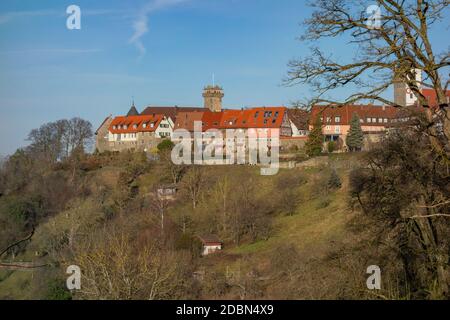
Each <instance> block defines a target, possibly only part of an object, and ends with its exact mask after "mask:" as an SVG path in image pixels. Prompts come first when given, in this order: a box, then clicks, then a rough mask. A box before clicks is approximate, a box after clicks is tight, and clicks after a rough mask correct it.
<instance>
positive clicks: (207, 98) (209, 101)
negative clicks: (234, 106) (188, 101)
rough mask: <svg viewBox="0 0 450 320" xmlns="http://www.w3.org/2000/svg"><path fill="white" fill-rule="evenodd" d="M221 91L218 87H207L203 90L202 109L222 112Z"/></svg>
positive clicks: (222, 95) (222, 94)
mask: <svg viewBox="0 0 450 320" xmlns="http://www.w3.org/2000/svg"><path fill="white" fill-rule="evenodd" d="M223 97H224V93H223V89H222V88H221V87H219V86H207V87H205V88H204V89H203V98H204V107H205V108H207V109H209V110H210V111H212V112H221V111H222V98H223Z"/></svg>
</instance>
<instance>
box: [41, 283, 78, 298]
mask: <svg viewBox="0 0 450 320" xmlns="http://www.w3.org/2000/svg"><path fill="white" fill-rule="evenodd" d="M46 299H47V300H72V294H71V293H70V291H69V290H67V288H66V287H65V286H64V282H63V281H62V280H59V279H53V280H51V281H50V282H49V284H48V289H47V295H46Z"/></svg>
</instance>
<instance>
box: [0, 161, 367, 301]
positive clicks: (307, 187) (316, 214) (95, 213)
mask: <svg viewBox="0 0 450 320" xmlns="http://www.w3.org/2000/svg"><path fill="white" fill-rule="evenodd" d="M102 161H104V162H105V165H99V164H97V165H96V166H98V167H96V168H94V169H93V170H87V171H85V172H84V173H81V175H82V176H83V178H82V179H81V181H83V184H86V185H85V186H84V187H86V188H88V189H89V192H87V194H88V195H87V196H84V197H74V198H73V199H72V200H71V201H70V203H69V204H68V206H67V207H66V208H65V210H62V211H61V212H58V213H57V214H55V215H52V216H49V217H46V218H45V219H43V220H42V221H41V222H40V224H39V225H38V226H37V228H36V232H35V235H34V236H33V238H32V240H31V242H30V243H28V244H27V245H26V247H24V248H23V250H22V251H21V252H20V253H19V254H18V255H17V256H16V257H15V258H14V259H9V260H14V261H33V262H39V263H49V267H47V268H41V269H36V270H32V271H4V270H3V271H0V297H1V298H8V299H31V298H36V297H39V298H45V297H46V295H48V294H49V286H50V288H51V285H52V284H54V283H59V288H62V285H61V281H62V279H64V273H63V272H64V270H63V268H64V266H65V265H66V264H67V263H69V261H68V260H69V259H71V258H74V256H73V253H72V252H70V251H71V250H74V249H73V248H70V250H69V249H68V248H67V247H73V246H75V244H72V243H71V242H72V241H73V242H77V241H79V242H83V241H86V237H90V234H95V233H96V232H97V230H99V229H101V228H116V226H117V224H119V225H120V224H123V221H124V220H126V222H125V223H124V224H130V220H135V219H136V220H139V221H140V222H141V223H139V224H138V225H139V226H131V227H130V228H131V230H132V232H133V234H131V235H130V236H131V237H134V236H137V237H157V235H156V234H155V233H158V231H157V230H156V229H155V228H156V227H155V225H156V224H157V220H158V218H157V216H154V215H153V214H148V216H147V217H145V216H146V215H145V214H144V217H142V213H137V212H135V213H133V212H132V211H133V210H131V211H130V210H123V209H118V207H120V206H122V205H123V204H120V201H123V202H124V203H126V204H125V205H124V206H125V207H126V208H135V207H136V206H137V205H138V203H140V204H141V205H142V202H145V201H147V200H148V198H149V197H150V196H149V194H150V193H151V191H152V190H153V189H154V188H155V186H156V185H159V184H160V183H161V182H164V181H167V177H165V176H164V175H161V173H162V172H163V170H165V168H164V167H162V166H161V165H160V164H152V165H151V166H150V167H149V168H144V169H142V172H138V173H136V176H135V177H133V181H132V182H131V183H130V185H131V187H130V190H138V191H137V194H135V195H133V196H132V200H129V199H128V200H127V199H126V198H125V197H122V196H124V194H122V195H121V194H120V193H121V191H123V189H122V188H121V187H120V184H121V183H123V181H124V177H123V173H125V172H127V170H128V171H129V170H131V169H130V167H133V162H129V161H130V159H127V160H125V161H124V160H123V159H122V160H119V159H114V160H111V159H108V160H107V161H105V159H103V160H102ZM329 161H331V164H332V165H331V166H332V167H334V168H340V169H339V170H338V171H339V176H340V179H341V180H342V187H340V188H336V189H332V190H330V188H329V187H328V186H327V179H328V176H329V172H330V169H329V168H328V167H316V168H307V169H300V168H297V169H291V170H288V169H282V170H281V172H280V173H279V174H278V175H277V176H275V177H261V176H259V175H258V170H257V169H255V168H251V167H239V166H234V167H210V168H202V170H204V173H203V175H204V177H203V178H202V183H203V184H204V185H205V186H204V188H202V190H201V192H202V199H201V200H199V205H198V207H197V208H196V209H195V210H192V208H190V206H189V205H187V204H186V203H189V201H186V200H187V199H186V198H188V196H187V195H186V194H185V192H184V191H183V188H186V186H184V184H183V181H181V182H180V186H181V187H180V188H181V190H179V192H178V195H177V197H178V198H179V199H178V201H177V202H175V203H173V204H171V205H170V206H169V207H168V208H167V218H166V221H167V223H168V225H167V227H166V228H173V229H176V231H175V232H176V233H179V235H178V236H177V237H181V236H182V233H180V229H182V225H181V223H180V221H182V219H183V218H185V215H186V212H189V214H188V216H189V220H190V227H189V234H191V235H195V234H197V233H202V232H211V231H214V232H216V233H218V234H219V235H220V236H221V237H222V239H223V240H224V242H225V244H224V250H223V251H222V252H220V253H218V254H215V255H213V256H209V257H204V258H197V259H196V270H194V272H196V273H200V274H202V277H206V278H208V279H209V278H211V277H212V278H213V279H212V280H211V279H210V280H208V281H209V282H210V284H209V285H208V286H215V285H216V284H215V283H216V282H217V281H219V280H220V279H221V278H224V277H225V278H226V277H227V275H230V274H236V273H239V274H240V275H241V276H242V274H247V273H249V274H255V275H256V274H258V276H255V278H254V279H253V278H252V277H250V278H249V279H246V277H247V275H245V276H242V279H240V280H236V279H234V280H230V281H228V284H227V286H228V287H229V288H228V289H227V290H226V292H224V293H223V294H224V296H226V297H229V298H236V297H237V296H239V295H242V294H243V293H242V292H241V289H240V284H239V282H240V281H241V280H242V281H251V282H254V283H255V285H256V284H258V286H261V287H264V290H268V291H267V292H268V293H267V294H270V295H273V297H278V298H280V297H281V298H299V299H305V298H313V297H315V298H319V297H328V298H336V297H337V296H335V295H336V294H338V290H334V291H333V292H332V293H330V292H326V291H323V290H322V291H321V292H317V290H312V291H311V290H310V288H309V289H308V288H304V289H302V287H299V288H298V292H289V293H288V292H287V291H285V292H284V293H282V292H279V291H280V286H279V284H278V280H279V277H285V275H281V274H274V268H275V269H278V268H277V267H275V266H273V263H274V260H273V257H274V256H276V255H277V254H279V255H280V254H281V256H279V257H277V258H278V259H281V260H282V261H283V260H284V259H293V257H294V256H297V258H298V261H297V262H298V266H296V270H295V273H296V277H299V276H300V277H301V278H302V279H303V280H302V281H303V282H304V279H307V278H310V280H309V281H308V283H305V285H306V286H305V287H311V286H312V285H313V282H314V279H316V277H320V278H321V279H326V278H327V277H331V278H333V274H334V273H335V272H336V269H335V268H336V267H338V266H337V265H336V264H335V263H333V262H330V261H329V259H330V256H331V255H333V254H336V252H337V250H339V249H340V248H342V247H344V246H346V245H348V244H351V243H352V241H353V238H354V235H353V233H352V232H350V231H349V230H348V228H347V225H348V222H349V221H350V219H351V218H352V217H353V216H354V213H353V212H352V210H350V209H349V206H348V173H349V169H347V168H346V167H348V163H349V158H348V156H345V158H342V156H340V157H334V158H330V159H329ZM130 163H131V164H132V165H130ZM134 165H136V164H134ZM121 173H122V174H121ZM244 177H245V178H247V179H248V180H247V181H246V182H243V183H244V185H246V186H247V187H248V188H249V191H251V192H252V193H255V194H256V196H255V199H251V201H256V202H258V201H263V200H262V199H265V200H264V202H265V201H267V202H266V203H264V204H263V206H267V207H269V208H268V210H266V211H267V212H265V213H263V214H267V215H268V216H270V221H268V222H267V224H268V226H263V227H261V229H265V228H269V229H270V231H265V230H263V231H258V232H259V233H260V234H258V232H256V233H255V234H251V235H250V234H249V233H245V232H244V231H242V232H240V235H239V237H240V239H239V243H237V241H236V239H235V238H234V237H233V235H232V234H228V233H226V232H223V231H221V230H218V229H217V228H215V227H214V226H211V225H210V223H208V222H207V221H208V220H211V219H214V218H212V217H213V216H214V215H215V214H213V213H212V211H214V210H216V208H217V202H216V200H217V196H218V194H217V193H216V191H217V189H216V188H218V186H220V183H219V182H220V181H224V180H223V179H229V180H227V181H229V186H228V189H227V190H229V194H230V198H231V197H235V196H236V195H233V190H234V189H235V188H236V186H235V184H234V183H235V181H238V180H240V178H244ZM184 178H185V179H187V178H186V176H185V177H184ZM241 181H242V180H241ZM167 182H168V181H167ZM118 186H119V187H118ZM219 188H220V187H219ZM290 188H294V189H292V190H290V191H289V195H290V196H291V197H294V198H295V199H296V201H295V203H294V204H288V203H286V202H289V201H287V200H286V199H283V194H284V193H285V190H289V189H290ZM123 192H125V191H123ZM100 196H101V198H102V199H101V203H99V197H100ZM219 196H220V195H219ZM239 200H241V199H239ZM283 202H285V203H283ZM289 206H290V207H289ZM149 208H150V209H149V210H150V211H152V209H151V205H150V206H149ZM288 209H289V210H288ZM232 210H234V208H233V209H232ZM123 211H124V212H123ZM263 211H264V210H263ZM286 211H291V212H289V213H287V212H286ZM183 212H184V213H183ZM143 220H145V223H144V224H145V226H144V225H143V224H142V221H143ZM169 223H170V225H169ZM241 223H245V221H244V220H242V221H241ZM230 225H231V224H230ZM113 226H114V227H113ZM255 228H257V227H255ZM241 233H242V235H241ZM172 240H173V241H172ZM172 240H167V239H166V240H165V241H167V242H171V241H172V243H171V244H169V247H172V248H173V246H177V245H176V241H177V239H172ZM75 250H76V249H75ZM283 254H284V255H286V256H283ZM66 261H67V263H65V262H66ZM282 261H279V263H283V262H282ZM300 270H301V272H300ZM205 271H206V273H207V274H205ZM362 271H364V270H362ZM279 272H280V270H277V271H276V272H275V273H279ZM291 272H293V271H291ZM297 272H299V275H297ZM212 274H213V275H215V276H212ZM360 275H361V277H363V276H364V274H363V272H360ZM311 276H312V278H311ZM58 279H59V280H58ZM261 279H262V280H261ZM361 279H363V278H361ZM298 280H299V279H296V281H298ZM58 281H59V282H58ZM204 281H206V280H203V282H204ZM285 281H286V283H283V284H282V286H281V287H284V286H285V284H290V283H291V282H292V279H285ZM332 281H333V283H334V284H333V285H334V286H337V283H335V282H336V281H338V279H332ZM49 282H50V284H49ZM235 282H236V283H235ZM294 282H295V281H294ZM200 286H201V285H200ZM329 289H330V288H327V290H329ZM208 290H209V289H208ZM208 290H200V292H199V293H197V294H199V295H200V296H201V297H202V298H218V297H219V296H220V295H217V293H215V292H214V290H213V291H212V292H210V291H208ZM261 290H262V289H261ZM61 291H62V292H64V291H63V290H62V289H61ZM281 291H283V290H281ZM319 291H320V290H319ZM251 294H252V295H255V297H256V296H258V294H262V292H259V293H258V292H254V293H251ZM267 294H264V295H267ZM284 294H289V296H283V295H284ZM216 295H217V296H216ZM248 295H249V293H246V296H247V297H248ZM280 295H281V296H280Z"/></svg>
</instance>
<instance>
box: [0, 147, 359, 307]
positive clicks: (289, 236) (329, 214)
mask: <svg viewBox="0 0 450 320" xmlns="http://www.w3.org/2000/svg"><path fill="white" fill-rule="evenodd" d="M332 159H333V162H334V163H335V164H338V165H339V163H341V164H342V163H343V162H347V161H348V160H349V159H348V157H347V156H344V157H339V156H337V157H336V156H334V157H332ZM113 169H114V168H108V171H109V170H113ZM293 170H300V169H293ZM105 171H106V170H104V169H102V170H100V171H99V172H97V173H96V176H95V177H96V178H97V179H100V180H103V181H102V182H106V181H104V180H107V182H108V183H107V184H112V182H111V181H110V178H111V177H110V176H109V175H108V174H107V173H105ZM348 171H349V170H348V169H343V170H340V176H341V179H342V181H343V186H342V188H341V189H340V190H338V191H335V192H332V193H331V194H330V195H329V196H328V199H329V200H330V201H331V202H330V204H329V205H328V206H327V207H325V208H320V207H321V206H320V199H318V198H312V197H310V196H306V197H304V198H305V199H304V200H303V201H302V202H301V203H300V205H299V206H298V209H297V213H296V214H295V215H293V216H278V217H276V218H275V221H274V233H273V236H272V237H271V238H270V239H269V240H267V241H259V242H256V243H253V244H243V245H241V246H239V247H228V248H226V249H225V251H224V253H225V254H228V255H225V256H223V258H221V256H216V257H211V258H208V259H210V260H209V262H208V261H205V262H206V263H207V264H213V265H215V267H217V268H219V269H223V268H225V266H231V267H233V265H234V264H235V263H238V260H236V259H233V258H232V259H231V261H230V259H229V257H230V256H234V257H239V258H244V257H249V258H250V259H252V261H254V263H255V264H264V263H266V262H267V259H266V253H268V252H270V251H272V250H275V249H276V248H277V247H278V246H280V245H281V244H293V245H295V246H296V247H297V248H298V250H299V252H300V253H303V254H305V255H308V254H310V253H312V254H314V255H324V254H326V253H327V252H329V251H330V250H331V249H332V248H333V247H334V246H335V244H336V243H343V242H347V241H350V239H349V238H348V237H347V233H346V231H345V225H346V222H347V221H348V220H349V218H350V217H351V214H349V210H348V208H347V201H346V200H347V198H346V197H347V194H348V192H347V190H348V181H347V180H348V179H347V177H348ZM302 172H303V173H304V174H306V175H307V177H308V180H309V181H310V182H308V183H307V184H305V185H304V186H302V187H301V193H302V194H305V195H310V194H312V193H316V194H317V193H322V192H323V191H322V190H317V184H314V183H312V182H311V180H314V178H316V177H317V175H318V174H319V173H318V170H317V169H310V170H302ZM105 174H106V178H105ZM143 178H144V179H150V180H151V177H143ZM35 241H38V239H35ZM27 255H28V256H30V253H29V252H28V253H27ZM226 256H228V258H227V257H226ZM32 278H33V272H23V271H16V272H12V273H10V275H9V276H8V274H7V273H6V272H5V271H0V299H1V298H14V299H31V298H33V297H32V296H31V294H32V293H30V292H29V290H27V288H28V286H29V283H30V281H31V280H32Z"/></svg>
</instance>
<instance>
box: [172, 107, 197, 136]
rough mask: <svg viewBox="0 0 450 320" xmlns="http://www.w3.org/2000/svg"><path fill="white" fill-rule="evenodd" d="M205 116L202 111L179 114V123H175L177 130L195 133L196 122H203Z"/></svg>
mask: <svg viewBox="0 0 450 320" xmlns="http://www.w3.org/2000/svg"><path fill="white" fill-rule="evenodd" d="M203 114H204V112H202V111H190V112H179V113H178V116H177V121H176V122H175V129H186V130H188V131H190V132H193V131H194V122H195V121H199V122H201V121H202V118H203Z"/></svg>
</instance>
